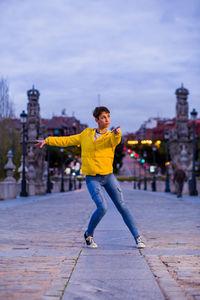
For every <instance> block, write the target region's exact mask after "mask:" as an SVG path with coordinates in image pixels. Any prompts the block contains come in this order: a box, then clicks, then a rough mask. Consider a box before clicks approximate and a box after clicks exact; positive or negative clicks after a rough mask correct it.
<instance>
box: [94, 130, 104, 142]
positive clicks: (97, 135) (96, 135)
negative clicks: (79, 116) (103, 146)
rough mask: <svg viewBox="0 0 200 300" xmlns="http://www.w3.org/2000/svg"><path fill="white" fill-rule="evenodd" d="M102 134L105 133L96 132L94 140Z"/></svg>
mask: <svg viewBox="0 0 200 300" xmlns="http://www.w3.org/2000/svg"><path fill="white" fill-rule="evenodd" d="M102 134H104V133H98V132H97V130H96V131H95V136H94V140H95V141H96V140H97V139H98V138H99V137H100V136H101V135H102Z"/></svg>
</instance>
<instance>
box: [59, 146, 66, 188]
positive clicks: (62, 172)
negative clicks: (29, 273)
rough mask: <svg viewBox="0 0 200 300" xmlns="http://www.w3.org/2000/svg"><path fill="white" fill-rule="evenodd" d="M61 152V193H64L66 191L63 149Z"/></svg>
mask: <svg viewBox="0 0 200 300" xmlns="http://www.w3.org/2000/svg"><path fill="white" fill-rule="evenodd" d="M60 151H61V188H60V191H61V193H63V192H64V191H65V189H64V170H63V148H61V149H60Z"/></svg>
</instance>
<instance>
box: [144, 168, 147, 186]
mask: <svg viewBox="0 0 200 300" xmlns="http://www.w3.org/2000/svg"><path fill="white" fill-rule="evenodd" d="M146 190H147V173H146V167H144V191H146Z"/></svg>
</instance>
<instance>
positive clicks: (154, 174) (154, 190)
mask: <svg viewBox="0 0 200 300" xmlns="http://www.w3.org/2000/svg"><path fill="white" fill-rule="evenodd" d="M155 152H156V150H153V164H154V172H153V184H152V191H153V192H156V153H155Z"/></svg>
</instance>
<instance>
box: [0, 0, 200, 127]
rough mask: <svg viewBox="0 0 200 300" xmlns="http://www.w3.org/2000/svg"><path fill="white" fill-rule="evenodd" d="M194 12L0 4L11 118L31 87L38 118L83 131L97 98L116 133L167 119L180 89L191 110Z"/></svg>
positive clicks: (150, 2)
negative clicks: (71, 120)
mask: <svg viewBox="0 0 200 300" xmlns="http://www.w3.org/2000/svg"><path fill="white" fill-rule="evenodd" d="M199 8H200V5H199V3H198V0H191V1H190V2H188V1H186V0H183V1H179V0H174V1H172V0H169V1H157V0H141V1H135V0H126V4H125V3H124V1H122V0H108V1H107V0H101V1H100V0H85V1H82V0H76V1H72V0H58V1H53V0H52V1H47V0H44V1H39V0H35V1H33V0H29V1H23V0H22V1H17V0H8V1H1V2H0V9H1V12H2V17H1V19H0V34H1V40H0V47H1V57H0V64H1V74H0V75H2V76H6V77H8V78H9V81H10V91H11V95H12V97H13V99H14V102H15V107H16V112H17V113H18V114H19V113H20V112H21V110H22V109H24V107H25V105H26V103H27V97H26V91H27V90H28V89H30V88H31V86H32V84H35V87H36V88H38V89H39V90H40V93H41V97H40V105H41V115H42V116H44V117H47V116H48V117H49V116H51V115H52V112H54V113H55V114H59V113H60V111H61V109H62V108H63V107H66V111H67V113H68V114H69V115H70V114H71V113H72V111H74V112H75V114H76V115H77V117H78V118H79V119H80V120H81V121H82V122H85V123H88V124H89V126H92V124H93V121H92V116H91V121H89V118H88V113H90V112H91V111H92V110H93V108H94V106H96V105H98V101H97V95H98V94H101V102H102V103H104V104H107V105H108V106H109V107H110V108H111V110H112V118H113V122H115V123H117V122H118V124H123V125H122V127H123V128H122V129H123V130H124V131H131V130H136V129H137V128H138V127H139V126H140V124H141V122H143V121H144V120H145V119H147V118H148V117H150V116H152V117H153V116H155V115H157V113H158V111H159V113H160V114H161V115H162V116H163V117H164V116H167V117H169V116H171V117H173V116H174V115H175V96H174V91H175V89H176V88H177V87H179V86H180V84H181V82H183V83H184V85H185V86H186V87H187V88H188V89H189V90H190V92H191V93H190V96H191V97H190V98H189V102H191V105H192V106H194V107H196V108H197V109H198V105H197V104H198V101H199V96H200V90H199V77H200V71H199V46H200V38H199V31H200V21H199V20H200V19H199ZM166 103H168V104H169V105H167V106H166ZM125 116H126V117H125Z"/></svg>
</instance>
